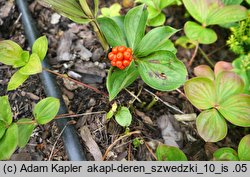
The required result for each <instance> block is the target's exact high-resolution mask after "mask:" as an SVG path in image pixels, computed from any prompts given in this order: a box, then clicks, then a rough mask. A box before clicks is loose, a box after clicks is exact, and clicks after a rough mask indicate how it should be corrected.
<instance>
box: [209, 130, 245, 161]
mask: <svg viewBox="0 0 250 177" xmlns="http://www.w3.org/2000/svg"><path fill="white" fill-rule="evenodd" d="M249 147H250V134H248V135H246V136H244V137H243V138H242V139H241V141H240V143H239V146H238V153H237V152H236V151H235V150H234V149H232V148H229V147H224V148H220V149H218V150H216V151H215V152H214V153H213V159H214V160H217V161H218V160H220V161H222V160H223V161H238V160H241V161H250V148H249Z"/></svg>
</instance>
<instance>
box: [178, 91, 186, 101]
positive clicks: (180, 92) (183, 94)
mask: <svg viewBox="0 0 250 177" xmlns="http://www.w3.org/2000/svg"><path fill="white" fill-rule="evenodd" d="M176 91H177V92H178V93H179V94H181V95H182V96H184V97H185V98H186V99H187V96H186V95H185V93H183V92H182V91H181V90H180V89H176Z"/></svg>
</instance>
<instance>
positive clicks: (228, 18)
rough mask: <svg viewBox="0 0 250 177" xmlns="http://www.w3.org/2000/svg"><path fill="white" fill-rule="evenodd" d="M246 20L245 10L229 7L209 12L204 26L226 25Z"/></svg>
mask: <svg viewBox="0 0 250 177" xmlns="http://www.w3.org/2000/svg"><path fill="white" fill-rule="evenodd" d="M246 18H247V9H246V8H245V7H243V6H240V5H229V6H225V7H222V8H216V9H213V10H211V11H210V12H209V16H208V17H207V20H206V25H207V26H208V25H216V24H226V23H232V22H237V21H241V20H244V19H246Z"/></svg>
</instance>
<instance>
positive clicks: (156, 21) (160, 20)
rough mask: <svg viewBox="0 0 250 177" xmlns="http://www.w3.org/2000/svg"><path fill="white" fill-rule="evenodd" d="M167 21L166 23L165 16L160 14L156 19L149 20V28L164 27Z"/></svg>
mask: <svg viewBox="0 0 250 177" xmlns="http://www.w3.org/2000/svg"><path fill="white" fill-rule="evenodd" d="M165 21H166V17H165V14H163V13H160V14H159V15H158V16H156V17H154V18H151V19H148V22H147V24H148V26H161V25H164V23H165Z"/></svg>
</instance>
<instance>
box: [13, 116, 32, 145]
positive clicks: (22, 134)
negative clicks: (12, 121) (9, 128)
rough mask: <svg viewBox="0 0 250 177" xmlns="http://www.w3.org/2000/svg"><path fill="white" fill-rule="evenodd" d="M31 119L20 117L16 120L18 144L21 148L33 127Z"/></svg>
mask: <svg viewBox="0 0 250 177" xmlns="http://www.w3.org/2000/svg"><path fill="white" fill-rule="evenodd" d="M31 122H32V120H31V119H27V118H22V119H20V120H18V121H17V126H18V146H19V147H20V148H23V147H24V146H26V144H27V143H28V141H29V139H30V136H31V134H32V133H33V130H34V128H35V127H36V125H35V123H31Z"/></svg>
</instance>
